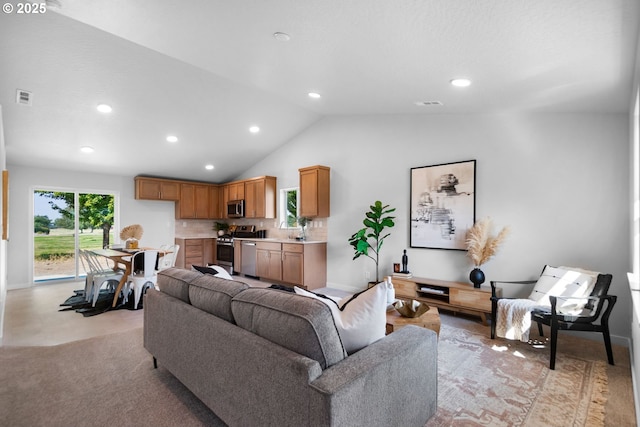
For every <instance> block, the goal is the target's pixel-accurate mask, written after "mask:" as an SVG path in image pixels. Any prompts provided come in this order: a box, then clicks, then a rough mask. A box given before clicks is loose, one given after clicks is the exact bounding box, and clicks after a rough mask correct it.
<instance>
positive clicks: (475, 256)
mask: <svg viewBox="0 0 640 427" xmlns="http://www.w3.org/2000/svg"><path fill="white" fill-rule="evenodd" d="M492 228H493V223H492V221H491V219H490V218H483V219H481V220H480V221H477V222H476V223H475V224H473V227H471V229H470V230H469V232H468V233H467V241H466V243H467V250H468V251H469V252H468V253H467V255H468V256H469V258H471V260H472V261H473V264H474V265H475V266H476V267H480V266H481V265H482V264H484V263H485V262H487V261H489V260H490V259H491V257H493V256H494V255H495V254H496V252H497V251H498V248H499V247H500V245H501V244H502V243H503V242H504V241H505V239H506V238H507V236H508V235H509V232H510V229H509V227H504V228H503V229H502V230H501V231H500V233H498V235H497V236H492V235H491V229H492Z"/></svg>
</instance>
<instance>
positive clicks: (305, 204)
mask: <svg viewBox="0 0 640 427" xmlns="http://www.w3.org/2000/svg"><path fill="white" fill-rule="evenodd" d="M298 170H299V172H300V213H299V216H304V217H311V218H313V217H323V218H325V217H328V216H329V215H330V211H331V209H330V206H331V205H330V198H331V192H330V182H329V175H330V172H331V169H330V168H329V167H327V166H309V167H306V168H302V169H298Z"/></svg>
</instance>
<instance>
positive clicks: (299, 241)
mask: <svg viewBox="0 0 640 427" xmlns="http://www.w3.org/2000/svg"><path fill="white" fill-rule="evenodd" d="M233 240H234V241H236V240H239V241H243V240H248V241H251V242H273V243H297V244H300V245H312V244H316V243H327V242H325V241H324V240H295V239H276V238H274V237H267V238H265V239H257V238H253V237H234V238H233Z"/></svg>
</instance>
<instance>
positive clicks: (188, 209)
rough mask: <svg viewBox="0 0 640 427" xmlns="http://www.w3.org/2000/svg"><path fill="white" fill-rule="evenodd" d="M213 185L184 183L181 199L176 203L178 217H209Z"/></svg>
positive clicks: (181, 189)
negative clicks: (210, 195)
mask: <svg viewBox="0 0 640 427" xmlns="http://www.w3.org/2000/svg"><path fill="white" fill-rule="evenodd" d="M210 188H211V185H208V184H195V183H182V184H180V200H179V201H178V203H176V218H178V219H187V218H198V219H209V191H210Z"/></svg>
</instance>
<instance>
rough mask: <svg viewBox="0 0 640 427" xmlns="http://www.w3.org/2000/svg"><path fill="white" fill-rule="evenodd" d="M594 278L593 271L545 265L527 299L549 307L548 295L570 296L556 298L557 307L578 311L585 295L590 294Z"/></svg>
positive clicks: (585, 301)
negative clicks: (565, 298)
mask: <svg viewBox="0 0 640 427" xmlns="http://www.w3.org/2000/svg"><path fill="white" fill-rule="evenodd" d="M596 279H597V273H596V275H595V276H594V275H593V272H588V273H585V272H582V271H579V270H577V269H565V268H559V267H551V266H550V265H547V266H545V268H544V270H543V272H542V274H541V275H540V278H539V279H538V281H537V282H536V284H535V286H534V287H533V290H532V291H531V294H530V295H529V299H530V300H533V301H536V302H537V303H538V305H540V306H545V307H550V306H551V302H550V301H549V296H550V295H553V296H557V297H571V299H568V300H561V299H560V300H558V308H559V309H563V310H562V311H563V312H568V311H579V310H582V308H584V305H585V304H586V303H587V300H586V297H588V296H589V294H591V291H592V290H593V286H594V285H595V283H596ZM581 298H582V299H581Z"/></svg>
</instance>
